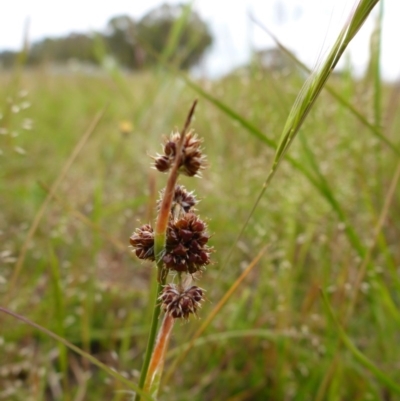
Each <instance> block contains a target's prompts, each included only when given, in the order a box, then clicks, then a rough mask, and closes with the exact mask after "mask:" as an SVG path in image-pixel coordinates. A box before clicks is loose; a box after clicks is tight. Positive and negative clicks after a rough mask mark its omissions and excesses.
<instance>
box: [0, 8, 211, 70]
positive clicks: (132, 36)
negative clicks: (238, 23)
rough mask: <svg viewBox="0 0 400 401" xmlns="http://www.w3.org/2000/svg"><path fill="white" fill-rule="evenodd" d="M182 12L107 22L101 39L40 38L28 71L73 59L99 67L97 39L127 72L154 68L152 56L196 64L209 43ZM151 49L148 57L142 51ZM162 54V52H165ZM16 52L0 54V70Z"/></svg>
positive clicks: (195, 19) (159, 11)
mask: <svg viewBox="0 0 400 401" xmlns="http://www.w3.org/2000/svg"><path fill="white" fill-rule="evenodd" d="M189 11H190V10H189V9H188V8H187V6H183V5H173V6H171V5H167V4H164V5H162V6H160V7H158V8H156V9H154V10H152V11H150V12H149V13H148V14H146V15H145V16H144V17H143V18H142V19H141V20H140V21H139V22H135V21H134V20H133V19H132V18H131V17H129V16H127V15H120V16H116V17H113V18H111V19H110V20H109V21H108V23H107V27H106V30H105V32H104V33H98V34H97V37H96V36H93V35H92V36H91V35H87V34H83V33H72V34H70V35H68V36H66V37H59V38H45V39H43V40H41V41H38V42H35V43H33V45H32V47H31V49H30V51H29V54H28V59H27V63H28V65H38V64H40V63H42V62H44V61H51V62H57V63H65V62H67V61H68V60H70V59H76V60H79V61H83V62H90V63H93V64H98V63H99V58H100V57H99V55H98V51H96V50H98V48H99V47H98V45H99V43H98V39H99V38H100V39H103V41H104V43H105V44H106V45H107V46H106V47H107V48H108V52H109V53H110V54H111V55H112V56H113V57H114V58H115V59H116V61H117V62H118V63H119V64H120V65H122V66H124V67H127V68H130V69H140V68H145V67H149V66H152V65H154V64H157V63H158V58H157V57H155V56H154V53H155V54H158V55H163V56H164V57H167V56H168V57H169V58H170V59H173V61H174V62H176V65H177V66H179V67H180V68H184V69H187V68H189V67H191V66H193V65H195V64H196V63H198V62H199V61H200V59H201V57H202V56H203V54H204V52H205V50H206V49H207V48H208V47H209V46H210V45H211V43H212V36H211V34H210V31H209V29H208V27H207V25H206V24H205V22H204V21H202V20H201V18H200V17H199V15H198V14H197V13H196V12H193V11H190V12H189ZM149 49H151V50H152V51H148V50H149ZM166 49H168V52H166ZM17 54H18V53H16V52H3V53H0V66H4V67H11V66H12V65H13V64H14V62H15V59H16V55H17Z"/></svg>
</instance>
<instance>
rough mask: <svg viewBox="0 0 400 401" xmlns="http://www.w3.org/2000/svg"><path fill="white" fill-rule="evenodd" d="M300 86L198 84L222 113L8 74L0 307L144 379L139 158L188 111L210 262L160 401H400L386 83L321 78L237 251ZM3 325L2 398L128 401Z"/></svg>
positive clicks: (272, 76)
mask: <svg viewBox="0 0 400 401" xmlns="http://www.w3.org/2000/svg"><path fill="white" fill-rule="evenodd" d="M303 81H304V74H300V73H294V72H291V73H285V72H284V71H283V72H278V71H263V70H261V69H257V68H256V67H254V68H253V69H250V70H244V71H241V72H238V73H236V74H232V75H231V76H229V77H226V78H224V79H221V80H218V81H200V82H197V83H196V85H199V87H200V88H202V90H203V91H205V93H206V94H208V97H210V96H211V97H213V98H214V99H216V100H217V101H218V102H219V103H216V102H215V101H214V102H213V101H210V98H209V99H207V98H206V97H204V96H201V95H200V94H199V93H198V91H195V90H193V88H191V87H190V86H188V85H187V84H186V83H185V81H183V80H181V79H179V77H178V76H176V75H173V74H169V73H167V72H162V71H159V72H154V73H150V72H148V73H143V74H138V75H123V74H119V73H115V74H114V75H107V74H106V73H104V74H99V75H95V76H85V75H82V74H79V73H71V74H51V73H49V71H46V70H45V69H43V70H36V71H25V72H23V73H21V74H20V75H18V73H17V72H15V73H2V75H1V76H0V83H1V84H0V99H1V109H0V112H1V114H2V119H1V120H0V124H1V126H2V127H3V131H1V135H0V149H1V151H2V154H1V159H0V160H1V167H2V168H1V170H0V189H1V197H0V229H1V232H0V236H1V243H0V258H1V259H0V292H1V299H2V301H1V305H2V306H4V307H7V308H8V309H9V310H11V311H14V312H17V313H19V314H21V315H22V316H24V317H26V318H28V319H30V320H31V321H33V322H35V323H37V324H39V325H41V326H43V327H45V328H47V329H49V330H51V331H52V332H54V333H57V334H58V335H60V336H61V337H63V338H64V339H66V340H68V341H69V342H71V343H72V344H74V345H76V346H78V347H79V348H81V349H83V350H84V351H86V352H89V353H90V354H92V355H93V356H94V357H96V358H97V359H98V360H100V361H102V362H103V363H105V364H106V365H107V366H109V367H112V368H113V369H115V370H116V371H118V372H119V373H121V374H122V375H123V376H124V377H126V378H128V379H129V380H131V381H132V382H137V380H138V375H139V370H140V367H141V361H142V357H143V352H144V348H145V344H146V336H147V332H148V330H149V322H150V315H151V311H152V305H151V304H150V303H149V297H150V293H151V291H152V288H153V287H154V285H153V284H152V283H153V282H154V278H155V269H154V267H153V266H152V265H151V264H148V263H142V262H140V261H139V260H138V259H136V258H135V257H134V256H133V254H132V253H131V250H130V249H129V247H128V239H129V236H130V235H131V234H132V232H133V231H134V229H135V228H136V227H138V226H139V225H141V224H144V223H148V222H152V221H153V220H154V218H155V202H156V200H157V198H158V191H160V190H161V189H162V188H163V187H164V186H165V182H166V176H163V175H160V174H157V173H156V172H155V171H154V170H152V169H150V165H151V158H150V157H149V155H155V154H156V153H157V152H160V150H161V147H160V143H161V142H162V135H163V134H169V133H170V132H171V131H172V130H173V129H174V128H176V127H178V128H180V127H181V126H182V125H183V122H184V120H185V117H186V114H187V111H188V109H189V107H190V105H191V103H192V101H193V99H194V98H199V104H198V107H197V112H196V116H195V120H194V121H193V123H192V127H193V128H194V129H195V130H196V132H197V133H198V134H199V135H200V136H201V137H203V138H204V148H205V153H206V154H207V157H208V160H209V168H208V169H207V170H205V171H204V173H203V178H201V179H195V180H193V179H191V180H189V179H187V178H185V177H184V178H183V179H182V180H181V183H183V184H184V185H185V186H186V187H187V188H188V189H189V190H195V192H196V194H197V196H198V198H200V199H201V203H200V204H199V205H198V211H199V214H200V216H201V217H202V218H203V219H205V220H206V221H207V222H208V224H209V230H210V232H211V233H212V238H211V240H210V242H211V245H212V246H213V247H214V248H215V251H216V252H215V253H213V255H212V259H213V262H214V264H212V265H210V266H208V267H207V271H206V272H205V274H204V277H203V278H202V280H201V283H200V285H201V287H203V288H205V289H206V290H207V301H206V302H205V304H204V306H203V308H202V310H201V311H200V319H198V320H196V319H191V321H190V322H188V323H183V324H177V325H176V327H175V328H174V332H173V337H172V342H171V345H170V351H169V354H168V359H167V361H166V367H165V369H166V370H165V375H164V382H163V385H162V391H161V394H162V396H161V399H163V400H182V401H183V400H188V399H190V400H230V401H239V400H276V401H278V400H299V401H300V400H332V401H333V400H335V401H336V400H349V401H350V400H351V401H354V400H400V392H399V386H398V384H396V383H400V359H399V358H400V357H399V355H400V334H399V333H400V332H399V325H400V299H399V289H400V278H399V266H400V247H399V245H398V244H399V236H400V192H399V190H398V185H397V181H398V179H399V154H400V152H399V149H400V145H399V140H398V135H397V132H398V130H399V128H400V127H399V125H400V121H399V117H398V113H397V110H398V107H399V100H400V97H399V94H400V93H399V89H398V87H397V86H396V85H393V84H392V85H389V84H384V83H382V82H381V81H377V80H376V79H375V78H374V75H373V74H369V75H367V76H366V77H365V79H363V80H358V81H356V80H354V79H353V78H351V75H350V74H349V73H348V72H345V73H344V74H342V75H340V76H333V77H331V79H330V81H329V82H328V85H330V86H331V87H333V88H335V91H336V92H337V93H339V94H340V96H341V100H340V101H338V100H337V99H335V98H334V97H332V96H331V95H330V94H329V93H328V92H327V91H323V92H322V94H321V96H320V98H319V99H318V102H317V104H316V106H315V107H314V108H313V110H312V111H311V112H310V114H309V116H308V118H307V120H306V121H305V123H304V125H303V127H302V128H301V130H300V132H299V134H298V138H296V140H295V141H294V143H293V146H292V147H291V149H290V150H289V152H288V155H287V156H288V157H287V158H286V160H284V161H283V163H282V165H281V166H280V168H279V170H278V172H277V174H276V176H275V177H274V180H273V181H272V182H271V185H270V187H269V188H268V191H267V192H266V193H265V194H264V195H263V196H262V198H261V200H260V202H259V204H258V206H257V208H256V210H255V212H254V214H253V215H252V216H251V218H250V221H249V224H248V225H247V226H246V227H245V229H244V232H243V233H242V235H241V236H240V239H239V240H238V241H237V238H238V235H239V233H240V232H241V230H242V228H243V227H244V224H245V222H246V220H247V218H248V216H249V214H250V211H251V209H252V207H253V206H254V204H255V202H256V199H257V197H258V195H259V193H260V191H261V189H262V186H263V183H264V181H265V179H266V177H267V175H268V172H269V169H270V166H271V162H272V160H273V155H274V146H275V145H274V144H276V143H278V141H279V137H280V133H281V132H282V128H283V126H284V123H285V120H286V118H287V116H288V114H289V111H290V109H291V106H292V104H293V102H294V100H295V99H296V96H297V94H298V92H299V91H300V89H301V87H302V84H303ZM104 108H105V111H104V114H103V115H102V117H101V118H100V120H99V121H98V123H97V125H96V127H95V128H94V129H93V130H91V131H89V133H90V134H91V135H90V137H89V138H88V140H87V142H85V143H84V144H82V146H81V147H80V148H77V144H78V143H79V141H82V140H83V138H84V136H85V133H86V134H87V133H88V131H87V130H88V129H90V126H91V124H92V123H93V121H94V119H95V118H96V115H98V113H99V112H100V111H101V110H103V109H104ZM354 109H355V110H357V111H358V113H359V115H358V116H357V115H356V114H355V112H354ZM363 119H364V122H363ZM365 120H366V121H368V122H369V125H368V124H366V123H365ZM246 124H247V125H246ZM129 125H131V127H129ZM92 131H93V132H92ZM259 133H262V135H263V137H261V136H260V135H259ZM382 137H383V139H382ZM265 138H267V139H265ZM388 142H389V144H388ZM78 151H79V152H78ZM73 152H75V153H76V157H75V158H73V160H72V159H71V155H73ZM68 160H70V161H71V163H69V164H67V161H68ZM55 182H58V185H57V186H56V187H55V188H54V187H53V189H54V195H53V196H51V197H50V200H48V197H49V191H51V188H52V186H53V185H54V183H55ZM43 205H44V209H43V214H42V216H41V218H40V219H39V218H38V217H40V216H39V214H38V213H39V211H40V210H41V207H43ZM35 220H36V221H37V227H36V229H35V230H34V231H33V230H32V227H34V228H35V226H34V224H35V223H34V222H35ZM266 245H267V250H266V252H265V253H264V254H263V256H262V257H261V259H260V261H259V262H258V263H257V264H256V265H255V266H254V267H253V268H252V270H251V271H250V272H249V274H248V275H247V277H246V278H245V279H244V280H243V281H242V282H240V283H239V286H238V288H237V289H236V291H234V292H233V294H232V296H231V297H230V298H229V300H228V301H227V302H226V303H225V304H224V305H223V307H222V308H221V309H219V310H218V313H217V314H216V316H215V318H214V319H213V320H212V321H211V322H210V324H209V325H208V326H207V328H206V329H205V330H204V332H202V334H201V336H200V337H199V338H198V339H197V340H196V341H195V343H194V345H193V347H192V349H191V350H190V352H189V353H188V354H186V355H185V356H184V357H183V358H180V359H178V360H177V359H176V358H178V357H179V355H181V354H182V351H183V349H184V345H185V344H187V343H188V342H189V341H190V339H191V338H193V335H194V333H195V332H196V330H198V329H199V327H200V326H201V325H202V323H204V322H207V317H208V316H210V313H211V312H212V311H213V309H214V308H215V307H216V306H217V305H218V302H219V301H220V300H221V298H222V297H223V296H224V294H226V293H227V292H228V291H229V289H231V288H232V285H233V283H234V282H235V281H236V280H237V279H238V277H239V276H240V275H241V273H242V272H243V271H244V269H246V267H248V265H249V264H250V263H251V262H252V261H253V260H254V259H255V257H256V256H257V255H258V254H259V252H260V251H261V249H262V248H263V247H264V246H266ZM24 249H26V253H25V252H24ZM21 252H22V253H21ZM153 290H154V289H153ZM321 290H322V292H321ZM323 294H325V297H326V301H325V302H324V295H323ZM330 308H331V309H330ZM331 310H333V315H334V316H335V318H333V316H332V315H331V312H330V311H331ZM0 327H1V332H0V349H1V352H0V400H1V399H4V400H32V401H33V400H35V401H36V400H71V401H73V400H74V401H75V400H76V401H78V400H115V401H117V400H119V401H122V400H130V399H132V393H131V391H132V390H130V389H129V388H128V387H127V386H126V385H125V384H123V383H122V382H121V381H119V380H117V379H115V378H112V377H111V376H110V375H109V374H108V373H107V372H105V371H104V370H102V369H99V368H98V367H96V366H94V365H93V364H92V363H91V362H90V361H88V360H87V359H85V358H82V357H81V356H79V355H78V354H76V353H75V352H73V351H71V350H70V349H68V348H67V347H66V346H65V345H63V344H61V343H59V342H57V341H55V340H54V339H53V338H51V337H50V336H49V335H48V334H45V333H43V332H40V331H39V330H38V329H37V328H35V327H32V325H29V324H26V323H22V322H20V321H18V320H16V319H15V318H13V317H11V316H7V315H5V314H1V315H0Z"/></svg>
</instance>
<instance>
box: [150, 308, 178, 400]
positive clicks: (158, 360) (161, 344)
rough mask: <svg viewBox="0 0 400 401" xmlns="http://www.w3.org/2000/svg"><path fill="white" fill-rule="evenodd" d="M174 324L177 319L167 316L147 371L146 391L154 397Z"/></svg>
mask: <svg viewBox="0 0 400 401" xmlns="http://www.w3.org/2000/svg"><path fill="white" fill-rule="evenodd" d="M174 323H175V319H174V318H173V317H171V316H170V315H169V314H165V316H164V319H163V322H162V325H161V327H160V331H159V332H158V336H157V342H156V344H155V346H154V350H153V354H152V356H151V360H150V365H149V370H148V371H147V377H146V382H145V384H144V390H145V391H146V392H148V393H149V394H152V393H154V396H156V395H157V391H158V387H159V382H160V377H161V373H162V370H163V366H164V360H165V353H166V350H167V348H168V344H169V339H170V338H171V333H172V328H173V327H174ZM157 382H158V383H157Z"/></svg>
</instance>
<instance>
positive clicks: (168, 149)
mask: <svg viewBox="0 0 400 401" xmlns="http://www.w3.org/2000/svg"><path fill="white" fill-rule="evenodd" d="M179 139H180V134H179V133H172V134H171V135H170V137H169V138H168V139H166V141H165V144H164V149H163V150H164V154H163V155H157V157H155V158H154V159H155V162H154V166H155V168H156V169H157V170H158V171H161V172H166V171H168V170H169V169H170V168H171V166H172V164H173V162H174V160H175V157H176V146H177V143H178V142H179ZM201 142H202V141H201V140H200V139H199V138H198V137H197V135H196V134H194V133H193V132H189V133H188V134H186V135H185V140H184V141H183V147H182V160H181V163H180V166H179V172H180V173H182V174H185V175H187V176H189V177H193V176H195V175H200V170H203V169H204V168H205V166H206V157H205V156H203V155H202V152H201V147H200V146H201Z"/></svg>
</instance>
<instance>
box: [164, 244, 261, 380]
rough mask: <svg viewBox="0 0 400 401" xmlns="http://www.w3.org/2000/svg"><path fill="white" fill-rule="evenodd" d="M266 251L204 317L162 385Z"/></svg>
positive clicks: (256, 258) (254, 260)
mask: <svg viewBox="0 0 400 401" xmlns="http://www.w3.org/2000/svg"><path fill="white" fill-rule="evenodd" d="M266 250H267V246H264V247H263V248H262V249H261V251H260V252H259V253H258V254H257V256H256V257H255V258H254V259H253V260H252V261H251V262H250V264H249V265H248V266H247V267H246V269H245V270H243V272H242V274H241V275H240V276H239V277H238V278H237V279H236V280H235V282H234V283H232V285H231V286H230V288H229V289H228V291H227V292H226V293H225V294H224V296H223V297H222V298H221V300H220V301H219V302H218V303H217V305H215V307H214V308H213V310H212V311H211V313H210V314H209V315H208V316H207V317H206V319H205V320H204V322H203V323H202V325H201V326H200V327H199V328H198V329H197V331H196V332H195V333H194V335H193V336H192V337H191V340H190V342H189V344H188V345H187V347H186V348H185V349H184V350H183V351H182V353H180V354H179V355H178V356H177V357H176V358H175V360H174V361H173V363H172V365H171V367H170V369H169V370H168V372H167V373H166V377H165V380H164V383H168V381H169V380H170V379H171V377H172V374H173V373H174V371H175V370H176V368H177V367H178V364H179V363H180V362H181V361H182V360H183V359H184V358H185V356H186V355H187V354H188V353H189V351H190V349H191V348H192V347H193V345H194V344H195V341H196V340H197V339H198V338H199V337H200V336H201V335H202V334H203V333H204V331H205V330H206V328H207V327H208V326H209V325H210V324H211V322H212V321H213V320H214V318H215V317H216V316H217V314H218V313H219V311H220V310H221V309H222V308H223V306H224V305H225V304H226V303H227V302H228V300H229V299H230V297H231V296H232V294H233V293H234V292H235V291H236V290H237V288H238V287H239V285H240V284H241V283H242V282H243V280H244V279H245V278H246V277H247V276H248V274H249V273H250V272H251V271H252V270H253V268H254V267H255V266H256V265H257V263H258V262H259V261H260V259H261V257H262V256H263V255H264V253H265V252H266Z"/></svg>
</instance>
